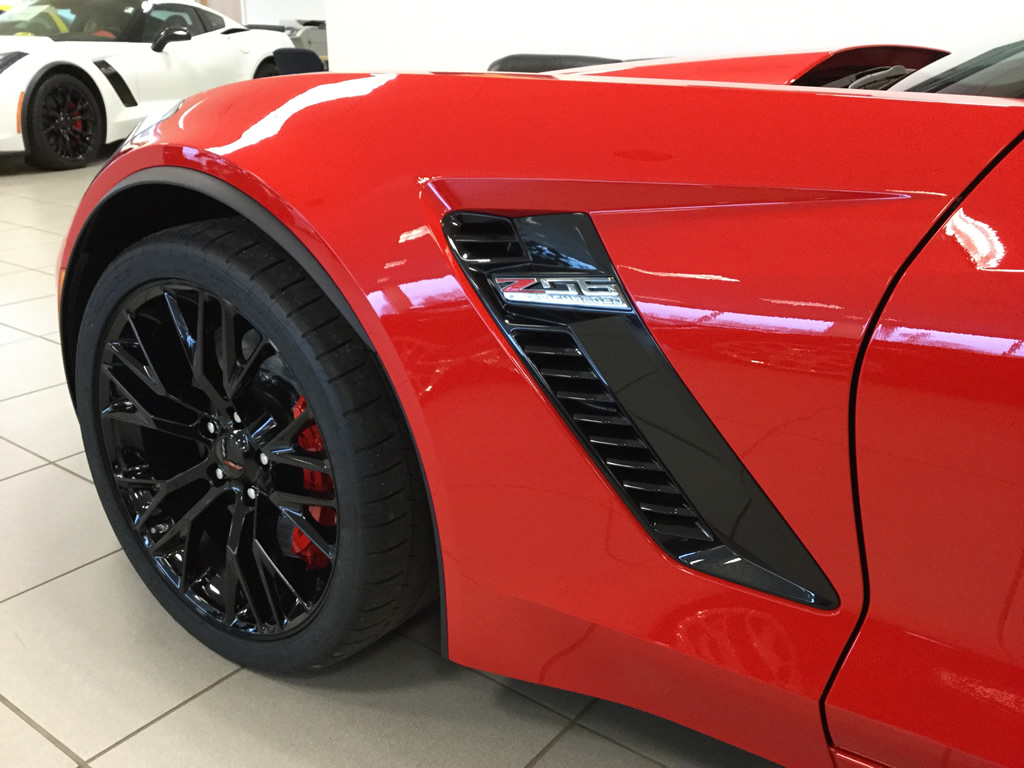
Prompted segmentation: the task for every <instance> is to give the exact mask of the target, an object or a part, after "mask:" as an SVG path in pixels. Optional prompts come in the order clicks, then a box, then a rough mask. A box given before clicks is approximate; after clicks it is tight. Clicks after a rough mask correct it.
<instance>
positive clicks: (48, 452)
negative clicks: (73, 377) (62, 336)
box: [0, 339, 84, 461]
mask: <svg viewBox="0 0 1024 768" xmlns="http://www.w3.org/2000/svg"><path fill="white" fill-rule="evenodd" d="M39 342H40V343H42V344H48V345H49V346H51V347H54V348H56V347H57V345H56V344H50V342H48V341H43V340H42V339H39ZM4 349H6V347H0V353H2V352H3V350H4ZM0 437H5V438H7V439H8V440H10V441H11V442H12V443H15V444H16V445H20V446H22V447H23V448H27V449H28V450H30V451H32V452H33V453H38V454H39V455H40V456H45V457H46V458H47V459H49V460H50V461H56V460H57V459H63V458H65V457H67V456H70V455H72V454H74V453H81V452H82V451H83V450H84V447H83V446H82V433H81V431H80V430H79V428H78V420H77V418H76V417H75V411H74V409H73V408H72V407H71V396H70V395H69V394H68V390H67V387H63V386H55V387H50V388H49V389H44V390H42V391H40V392H33V393H32V394H29V395H22V396H20V397H12V398H11V399H10V400H3V401H0Z"/></svg>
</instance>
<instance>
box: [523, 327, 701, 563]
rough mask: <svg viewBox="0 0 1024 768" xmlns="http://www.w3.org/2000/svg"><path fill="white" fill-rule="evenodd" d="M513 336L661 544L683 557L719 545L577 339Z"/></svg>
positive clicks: (555, 334)
mask: <svg viewBox="0 0 1024 768" xmlns="http://www.w3.org/2000/svg"><path fill="white" fill-rule="evenodd" d="M511 335H512V339H513V341H514V342H515V343H516V345H517V346H518V347H519V349H520V350H521V351H522V353H523V356H524V357H526V359H527V360H529V361H530V363H531V364H532V365H533V367H534V368H535V369H536V370H537V373H538V375H539V376H540V378H541V380H542V381H543V382H544V383H545V384H547V386H548V388H549V389H550V390H551V393H552V394H553V395H554V397H555V399H556V400H557V402H558V403H559V404H560V405H561V406H562V408H564V409H565V412H566V414H567V415H568V417H569V419H570V420H571V423H572V424H573V425H574V426H575V427H576V429H577V430H579V432H580V433H582V435H583V438H584V440H585V442H586V445H587V446H588V447H589V449H590V451H591V452H592V453H593V454H594V455H595V456H596V457H597V458H598V459H599V460H600V461H601V463H602V464H603V465H604V468H605V470H606V471H607V472H608V474H609V475H610V476H611V477H612V478H614V480H615V481H616V482H617V483H618V485H619V486H620V488H621V491H622V493H623V495H624V496H625V497H626V498H627V499H629V501H631V502H632V503H633V506H634V508H635V510H636V511H637V512H638V513H639V516H640V518H641V519H642V520H643V521H645V522H646V523H647V524H648V526H649V527H650V529H651V530H652V532H653V533H654V534H655V535H656V538H657V539H658V541H659V543H660V544H661V545H662V546H664V547H665V548H666V549H668V550H669V551H670V552H671V553H672V554H674V555H677V556H679V555H684V554H689V553H692V552H694V551H697V550H700V549H703V548H704V547H707V546H711V545H713V544H715V543H716V542H715V538H714V536H712V535H711V532H710V531H708V529H707V527H706V526H705V525H704V523H703V522H701V520H700V519H699V518H698V516H697V513H696V511H695V510H694V509H693V507H692V506H691V505H690V503H689V501H687V499H686V496H685V495H684V494H683V492H682V491H681V490H680V489H679V487H678V486H677V485H676V484H675V482H673V480H672V478H671V477H669V474H668V472H666V471H665V468H664V467H663V466H662V465H661V463H660V462H659V461H658V459H657V457H656V456H655V455H654V452H653V451H652V450H651V448H650V446H648V445H647V443H646V442H645V441H644V439H643V437H642V436H641V435H640V433H639V432H638V431H637V429H636V427H635V426H634V425H633V422H632V421H631V420H630V418H629V417H628V416H627V415H626V413H625V412H624V411H623V410H622V407H621V406H620V405H619V403H618V401H617V399H616V398H615V395H614V394H613V393H612V392H611V390H610V389H609V388H608V386H607V385H606V384H605V383H604V381H603V380H602V379H601V377H600V376H599V375H598V373H597V371H596V370H594V367H593V365H592V364H591V363H590V361H589V360H588V359H587V357H586V356H585V355H584V354H583V351H582V350H581V349H580V347H579V345H578V344H577V343H576V339H575V337H574V336H573V335H572V334H571V333H569V332H568V331H563V330H548V329H543V330H538V329H522V328H519V329H513V330H512V332H511Z"/></svg>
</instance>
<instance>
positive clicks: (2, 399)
mask: <svg viewBox="0 0 1024 768" xmlns="http://www.w3.org/2000/svg"><path fill="white" fill-rule="evenodd" d="M36 338H42V337H41V336H37V337H36ZM25 341H28V339H25V340H24V341H12V342H11V343H10V344H4V346H5V347H8V346H12V345H14V344H23V343H24V342H25ZM43 341H46V339H43ZM67 385H68V383H67V382H66V381H62V382H60V383H58V384H51V385H50V386H48V387H40V388H39V389H33V390H32V391H31V392H22V393H21V394H20V395H11V396H10V397H0V403H6V402H7V401H8V400H15V399H17V398H19V397H28V396H29V395H35V394H38V393H40V392H45V391H46V390H48V389H56V388H57V387H66V386H67ZM19 447H20V446H19ZM76 453H81V451H76Z"/></svg>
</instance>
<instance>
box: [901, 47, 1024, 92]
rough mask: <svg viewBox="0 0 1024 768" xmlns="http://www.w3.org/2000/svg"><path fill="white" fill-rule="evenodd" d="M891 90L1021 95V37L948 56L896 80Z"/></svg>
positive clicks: (1023, 52) (1023, 65)
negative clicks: (902, 79)
mask: <svg viewBox="0 0 1024 768" xmlns="http://www.w3.org/2000/svg"><path fill="white" fill-rule="evenodd" d="M891 90H894V91H920V92H922V93H956V94H963V95H970V96H998V97H1003V98H1011V99H1022V98H1024V41H1017V42H1012V43H1007V44H1005V45H999V46H997V47H994V48H988V49H987V50H984V51H981V52H979V51H978V50H977V49H975V50H974V51H971V52H970V53H964V54H962V55H958V56H950V57H949V59H948V60H947V59H942V60H940V61H938V62H936V63H935V64H932V65H930V66H928V67H923V68H922V69H921V70H919V71H918V72H916V73H914V75H912V76H911V77H908V78H907V79H906V80H904V81H903V82H900V83H897V84H896V85H895V86H894V87H893V88H892V89H891Z"/></svg>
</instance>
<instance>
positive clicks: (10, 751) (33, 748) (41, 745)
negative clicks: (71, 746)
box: [0, 704, 75, 768]
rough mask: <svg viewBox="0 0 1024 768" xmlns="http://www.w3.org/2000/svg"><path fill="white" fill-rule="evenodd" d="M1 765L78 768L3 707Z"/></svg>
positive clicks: (0, 734) (0, 742)
mask: <svg viewBox="0 0 1024 768" xmlns="http://www.w3.org/2000/svg"><path fill="white" fill-rule="evenodd" d="M0 765H6V766H10V767H11V768H16V767H18V768H20V766H26V767H27V766H31V767H32V768H65V766H74V765H75V761H74V760H72V759H71V758H70V757H68V756H67V755H65V754H64V753H63V752H61V751H60V750H59V749H57V748H56V747H55V746H53V744H51V743H50V742H49V741H48V740H47V739H46V738H45V737H44V736H42V735H41V734H40V733H39V732H38V731H36V729H35V728H33V727H32V726H31V725H29V724H28V723H26V722H25V721H24V720H22V719H21V718H20V717H18V716H17V715H16V714H14V713H13V712H12V711H11V710H9V709H8V708H7V707H5V706H4V705H3V704H0Z"/></svg>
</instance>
